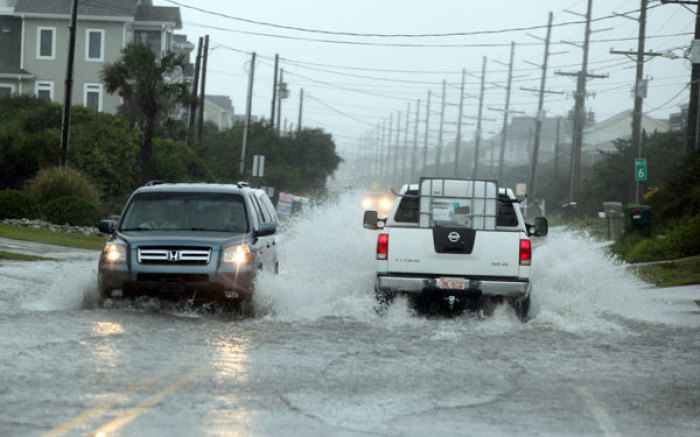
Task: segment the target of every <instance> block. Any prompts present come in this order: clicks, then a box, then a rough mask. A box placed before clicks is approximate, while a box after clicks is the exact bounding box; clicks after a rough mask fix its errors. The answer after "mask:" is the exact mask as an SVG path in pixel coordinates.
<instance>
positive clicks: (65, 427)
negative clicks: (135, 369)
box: [44, 364, 182, 437]
mask: <svg viewBox="0 0 700 437" xmlns="http://www.w3.org/2000/svg"><path fill="white" fill-rule="evenodd" d="M181 366H182V364H180V365H177V366H172V367H168V368H166V369H163V370H161V371H160V372H158V373H156V374H154V375H152V376H150V377H148V378H146V379H144V380H142V381H140V382H138V383H137V384H134V385H132V386H130V387H128V388H127V389H126V390H124V392H123V393H121V395H123V396H121V395H115V396H114V398H113V399H112V400H109V401H107V402H104V403H102V404H100V405H98V406H97V407H95V408H92V409H90V410H88V411H86V412H84V413H82V414H80V415H78V416H75V417H74V418H73V419H71V420H69V421H68V422H65V423H63V424H61V425H59V426H57V427H56V428H54V429H52V430H51V431H49V432H47V433H46V434H44V436H45V437H57V436H61V435H63V434H65V433H67V432H68V431H70V430H71V429H73V428H76V427H78V426H80V425H82V424H84V423H87V422H89V421H91V420H92V419H94V418H95V417H98V416H100V415H101V414H102V413H104V412H105V411H107V410H109V409H111V408H112V407H114V406H115V405H117V404H118V403H120V402H123V401H124V400H125V398H124V396H125V397H126V398H128V397H130V396H132V395H134V394H136V393H138V392H140V391H142V390H145V389H147V388H148V387H150V386H152V385H153V384H155V383H156V382H157V381H159V380H160V379H162V378H165V377H166V376H168V375H170V374H171V373H173V372H174V371H175V370H176V369H177V368H179V367H181Z"/></svg>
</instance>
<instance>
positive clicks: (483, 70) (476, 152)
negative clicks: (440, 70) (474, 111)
mask: <svg viewBox="0 0 700 437" xmlns="http://www.w3.org/2000/svg"><path fill="white" fill-rule="evenodd" d="M485 82H486V56H484V59H483V62H482V64H481V92H480V93H479V115H478V116H477V120H476V134H475V138H474V171H473V172H472V177H473V178H474V179H476V178H477V169H478V168H479V146H480V145H481V119H482V117H483V115H484V84H485Z"/></svg>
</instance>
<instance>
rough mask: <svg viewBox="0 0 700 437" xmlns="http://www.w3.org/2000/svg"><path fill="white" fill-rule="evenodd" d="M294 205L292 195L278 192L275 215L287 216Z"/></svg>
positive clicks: (290, 213)
mask: <svg viewBox="0 0 700 437" xmlns="http://www.w3.org/2000/svg"><path fill="white" fill-rule="evenodd" d="M293 205H294V196H293V195H291V194H289V193H282V192H280V197H279V199H278V200H277V215H279V216H283V217H289V216H291V215H292V206H293Z"/></svg>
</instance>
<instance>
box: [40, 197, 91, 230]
mask: <svg viewBox="0 0 700 437" xmlns="http://www.w3.org/2000/svg"><path fill="white" fill-rule="evenodd" d="M44 216H45V217H46V219H47V220H48V221H49V222H51V223H53V224H57V225H66V224H68V225H71V226H97V223H98V222H99V221H100V214H99V212H98V211H97V208H95V206H94V205H92V204H90V203H88V202H86V201H85V200H83V199H80V198H78V197H72V196H65V197H59V198H58V199H54V200H52V201H50V202H48V203H47V204H46V205H45V206H44Z"/></svg>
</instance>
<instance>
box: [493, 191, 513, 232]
mask: <svg viewBox="0 0 700 437" xmlns="http://www.w3.org/2000/svg"><path fill="white" fill-rule="evenodd" d="M496 226H518V216H517V215H515V208H513V202H512V201H511V200H510V198H509V197H508V196H506V195H505V194H499V195H498V214H497V215H496Z"/></svg>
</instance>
